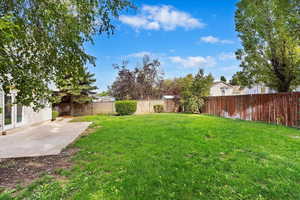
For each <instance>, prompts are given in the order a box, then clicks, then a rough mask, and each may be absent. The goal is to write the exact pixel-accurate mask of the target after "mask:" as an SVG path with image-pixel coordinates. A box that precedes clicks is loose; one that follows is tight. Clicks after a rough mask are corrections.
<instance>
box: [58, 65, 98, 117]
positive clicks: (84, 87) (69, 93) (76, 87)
mask: <svg viewBox="0 0 300 200" xmlns="http://www.w3.org/2000/svg"><path fill="white" fill-rule="evenodd" d="M94 76H95V74H92V73H90V72H88V71H87V69H83V71H82V75H81V77H79V78H78V77H73V76H66V77H65V79H62V80H61V81H60V82H59V87H58V89H59V91H58V92H57V93H56V97H57V98H58V104H59V103H69V104H70V105H71V115H72V107H73V105H74V104H85V103H89V102H91V101H92V100H93V99H94V96H93V95H95V94H96V92H95V90H96V89H98V88H97V87H96V86H94V84H95V82H96V79H95V78H94Z"/></svg>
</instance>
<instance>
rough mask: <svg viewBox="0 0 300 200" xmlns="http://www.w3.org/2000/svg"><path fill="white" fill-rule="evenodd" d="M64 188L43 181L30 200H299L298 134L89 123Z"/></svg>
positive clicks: (263, 127)
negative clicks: (91, 128) (90, 127)
mask: <svg viewBox="0 0 300 200" xmlns="http://www.w3.org/2000/svg"><path fill="white" fill-rule="evenodd" d="M84 120H89V121H93V122H94V126H101V127H98V128H97V130H96V131H95V132H94V133H92V134H91V135H89V136H87V137H83V138H81V139H80V140H79V141H78V142H77V143H76V144H75V145H74V146H76V147H79V148H80V149H81V151H80V152H79V153H77V154H76V156H75V157H74V159H73V160H74V163H75V166H74V168H73V169H72V170H70V171H66V170H65V171H61V174H63V175H65V176H66V177H67V179H68V180H69V181H65V180H64V181H55V180H53V179H50V178H47V177H46V178H44V180H41V181H40V182H38V183H35V184H33V185H32V186H31V187H28V188H27V189H25V190H24V191H23V192H20V193H19V195H20V198H25V197H26V198H28V199H60V198H61V199H83V200H85V199H95V200H98V199H108V200H115V199H118V200H135V199H136V200H144V199H145V200H156V199H161V200H167V199H178V200H185V199H195V200H196V199H197V200H198V199H251V200H252V199H260V200H262V199H268V200H269V199H300V137H299V139H298V136H300V132H299V131H298V130H296V129H292V128H286V127H281V126H275V125H267V124H264V123H254V122H245V121H239V120H231V119H223V118H218V117H211V116H203V115H202V116H201V115H189V114H154V115H139V116H125V117H115V116H90V117H85V118H84Z"/></svg>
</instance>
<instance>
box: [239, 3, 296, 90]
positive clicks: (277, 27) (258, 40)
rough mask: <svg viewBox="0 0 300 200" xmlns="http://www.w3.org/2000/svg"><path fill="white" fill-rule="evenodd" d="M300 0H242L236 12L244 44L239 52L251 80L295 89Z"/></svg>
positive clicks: (242, 64) (278, 88)
mask: <svg viewBox="0 0 300 200" xmlns="http://www.w3.org/2000/svg"><path fill="white" fill-rule="evenodd" d="M299 5H300V2H299V0H289V1H287V0H284V1H283V0H263V1H262V0H241V1H239V2H238V4H237V10H236V14H235V23H236V30H237V31H238V32H239V37H240V39H241V41H242V45H243V48H242V49H239V50H238V51H237V52H236V55H237V58H238V59H239V60H241V65H240V66H241V67H242V69H243V75H244V76H245V77H246V78H247V79H248V81H247V82H248V83H254V82H255V83H265V84H266V85H267V86H269V87H270V88H272V89H275V90H277V91H279V92H288V91H291V90H292V89H293V88H294V87H296V86H297V85H299V83H300V80H299V77H300V50H299V47H300V29H299V27H300V12H299Z"/></svg>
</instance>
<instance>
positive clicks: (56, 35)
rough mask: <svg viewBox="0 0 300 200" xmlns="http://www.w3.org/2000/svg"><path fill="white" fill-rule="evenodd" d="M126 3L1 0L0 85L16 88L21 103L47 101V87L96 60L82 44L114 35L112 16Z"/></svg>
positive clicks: (119, 0)
mask: <svg viewBox="0 0 300 200" xmlns="http://www.w3.org/2000/svg"><path fill="white" fill-rule="evenodd" d="M129 6H131V3H130V2H129V1H127V0H89V1H82V0H66V1H63V0H1V1H0V84H1V85H2V87H3V88H4V89H5V90H9V89H12V88H13V89H16V90H17V91H18V95H17V102H18V103H21V104H23V105H34V107H35V108H39V107H41V106H42V105H41V104H40V99H47V100H50V101H51V88H49V86H50V85H53V84H56V83H57V82H58V81H59V80H60V79H62V78H64V77H65V76H66V75H68V76H73V77H74V78H76V77H80V76H81V75H82V73H83V72H82V70H81V67H82V66H84V65H86V64H87V63H90V64H94V61H95V58H94V57H92V56H90V55H89V54H87V53H86V51H85V49H84V46H83V45H84V43H86V42H93V35H94V34H97V33H100V34H101V33H108V34H112V33H113V32H114V29H115V27H114V26H113V25H112V23H111V22H112V19H113V18H116V17H118V15H119V12H120V11H121V10H123V9H124V8H127V7H129Z"/></svg>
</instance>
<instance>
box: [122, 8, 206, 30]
mask: <svg viewBox="0 0 300 200" xmlns="http://www.w3.org/2000/svg"><path fill="white" fill-rule="evenodd" d="M119 19H120V21H121V22H123V23H125V24H128V25H130V26H132V27H134V28H137V29H146V30H161V29H162V30H165V31H172V30H175V29H176V28H177V27H181V28H184V29H186V30H189V29H194V28H203V27H204V26H205V24H203V23H202V22H201V21H200V20H199V19H196V18H193V17H192V16H191V15H190V14H189V13H186V12H182V11H179V10H177V9H175V8H174V7H172V6H168V5H162V6H149V5H144V6H143V7H142V10H141V13H140V14H139V15H135V16H128V15H121V16H120V18H119Z"/></svg>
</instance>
